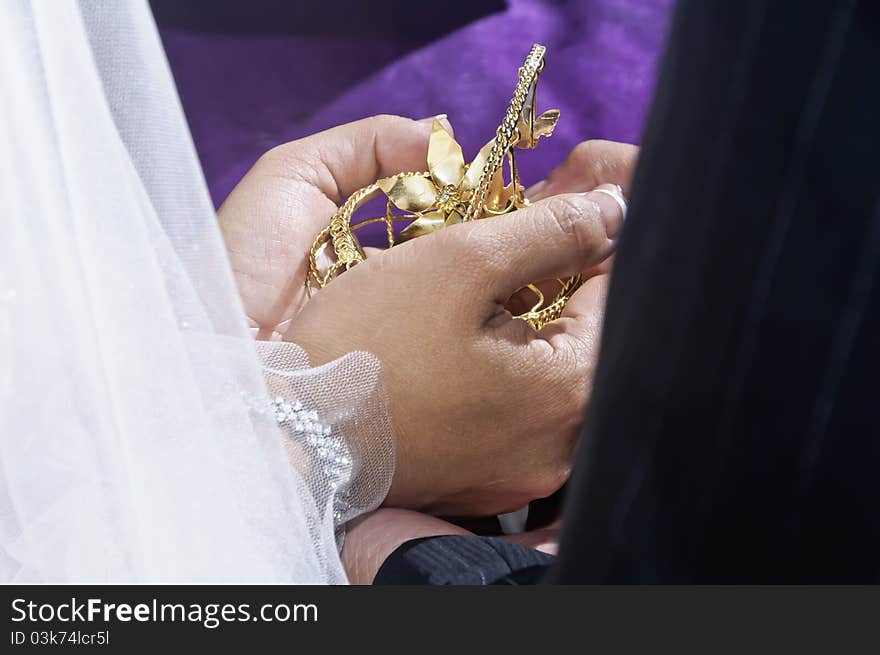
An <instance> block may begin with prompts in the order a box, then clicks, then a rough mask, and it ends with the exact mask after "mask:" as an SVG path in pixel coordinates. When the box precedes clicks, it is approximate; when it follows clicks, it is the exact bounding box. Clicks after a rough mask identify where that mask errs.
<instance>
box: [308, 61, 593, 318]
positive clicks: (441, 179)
mask: <svg viewBox="0 0 880 655" xmlns="http://www.w3.org/2000/svg"><path fill="white" fill-rule="evenodd" d="M545 50H546V49H545V48H544V46H542V45H538V44H535V45H533V46H532V49H531V51H530V52H529V55H528V57H527V58H526V60H525V63H524V64H523V65H522V66H521V67H520V69H519V74H518V80H517V84H516V88H515V90H514V93H513V97H512V98H511V100H510V104H509V105H508V107H507V112H506V113H505V115H504V120H503V121H502V122H501V125H499V127H498V129H497V130H496V132H495V136H494V138H492V140H491V141H489V142H488V143H487V144H486V145H485V146H483V147H482V148H481V149H480V151H479V152H478V153H477V155H476V157H474V159H473V160H472V161H471V162H470V164H469V165H466V164H465V161H464V157H463V155H462V151H461V146H459V145H458V143H457V142H456V141H455V139H454V138H453V137H452V135H451V134H449V133H448V132H447V131H446V129H445V128H444V127H443V125H442V124H441V123H440V122H439V121H436V120H435V121H434V124H433V127H432V130H431V138H430V141H429V143H428V157H427V164H428V171H427V172H403V173H398V174H397V175H392V176H391V177H386V178H384V179H381V180H378V181H376V182H374V183H373V184H371V185H369V186H366V187H364V188H362V189H359V190H358V191H356V192H355V193H353V194H352V195H351V196H349V197H348V199H347V200H346V201H345V202H344V203H343V204H342V206H341V207H340V208H339V211H337V212H336V213H335V214H334V215H333V216H332V217H331V219H330V224H329V225H328V226H327V227H326V228H324V229H323V230H322V231H321V232H320V233H319V234H318V235H317V236H316V237H315V240H314V242H313V244H312V247H311V249H310V250H309V272H308V276H307V278H306V290H307V291H308V293H309V295H311V294H312V293H313V292H315V291H316V290H317V289H321V288H323V287H325V286H326V285H327V284H329V283H330V281H331V280H333V279H334V278H335V277H336V276H337V275H339V274H341V273H342V272H344V271H346V270H348V269H349V268H351V267H352V266H354V265H356V264H358V263H360V262H362V261H364V259H365V255H364V251H363V248H362V247H361V244H360V242H359V241H358V239H357V236H356V235H355V232H356V230H358V229H359V228H361V227H363V226H365V225H369V224H372V223H377V222H380V221H384V222H385V226H386V234H387V241H388V247H389V248H391V247H393V246H394V245H395V242H397V243H400V242H404V241H408V240H409V239H413V238H416V237H419V236H422V235H424V234H430V233H431V232H435V231H436V230H439V229H442V228H443V227H446V226H447V225H453V224H455V223H463V222H466V221H472V220H477V219H483V218H487V217H490V216H498V215H500V214H506V213H509V212H512V211H515V210H517V209H521V208H522V207H525V206H527V205H528V200H526V198H525V195H524V192H525V187H523V185H522V184H521V183H520V179H519V173H518V171H517V168H516V159H515V156H514V150H515V149H516V148H520V149H525V148H534V147H535V146H536V145H537V143H538V140H539V139H540V138H541V137H542V136H550V135H551V134H552V133H553V129H554V128H555V127H556V123H557V121H558V120H559V110H557V109H551V110H549V111H545V112H544V113H542V114H540V115H538V114H537V112H536V108H535V107H536V104H535V88H536V86H537V83H538V76H539V74H540V73H541V71H542V70H543V68H544V53H545ZM505 159H506V160H507V161H508V165H509V171H508V172H509V176H508V177H509V180H510V181H509V182H508V183H507V184H505V182H504V174H503V170H502V168H503V165H504V161H505ZM380 193H384V194H385V195H386V196H387V202H386V205H385V215H384V216H378V217H373V218H368V219H366V220H361V221H360V222H358V223H355V224H352V217H353V215H354V214H355V212H356V211H357V210H358V209H359V208H360V207H361V206H362V205H363V204H364V203H366V202H368V201H369V200H371V199H373V198H375V197H376V196H377V195H379V194H380ZM395 208H396V209H398V210H400V211H403V212H404V213H403V214H399V213H395V212H394V210H395ZM396 221H409V222H410V223H409V225H408V226H406V227H405V228H404V229H403V230H402V231H401V232H400V234H398V235H397V237H396V239H395V235H394V223H395V222H396ZM328 251H329V252H328ZM323 254H326V255H327V260H328V262H329V263H328V264H327V266H326V267H324V268H323V270H322V267H321V266H319V263H318V262H319V259H320V258H321V257H322V255H323ZM557 282H558V284H559V289H558V291H557V292H556V293H555V295H554V296H553V298H552V300H550V301H549V302H548V301H547V300H546V298H545V296H544V294H543V293H542V292H541V291H540V289H538V288H537V287H536V286H534V285H531V284H530V285H528V287H527V288H529V289H530V290H532V291H533V292H534V293H535V295H536V298H537V302H536V303H535V304H534V306H533V307H532V308H531V309H530V310H529V311H528V312H525V313H524V314H520V315H519V316H517V317H516V318H520V319H522V320H524V321H527V322H528V323H529V325H531V326H532V327H533V328H534V329H535V330H539V329H541V327H542V326H543V325H545V324H546V323H548V322H550V321H552V320H555V319H557V318H559V317H560V315H561V314H562V309H563V307H565V303H566V302H567V301H568V299H569V298H571V296H572V294H573V293H574V292H575V291H576V290H577V288H578V287H579V286H580V285H581V277H580V276H579V275H576V276H574V277H570V278H567V279H560V280H557Z"/></svg>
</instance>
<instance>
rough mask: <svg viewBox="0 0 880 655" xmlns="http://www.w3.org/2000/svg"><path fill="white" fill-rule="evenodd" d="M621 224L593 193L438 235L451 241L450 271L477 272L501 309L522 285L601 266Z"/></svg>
mask: <svg viewBox="0 0 880 655" xmlns="http://www.w3.org/2000/svg"><path fill="white" fill-rule="evenodd" d="M622 222H623V216H622V212H621V210H620V206H619V205H618V204H617V203H616V202H615V201H614V199H613V198H611V197H609V196H608V195H606V194H604V193H597V192H595V191H593V192H589V193H584V194H567V195H560V196H554V197H552V198H548V199H547V200H543V201H541V202H538V203H535V204H534V205H531V206H529V207H526V208H525V209H521V210H518V211H516V212H514V213H512V214H509V215H505V216H500V217H498V218H492V219H486V220H481V221H475V222H473V223H466V224H463V225H459V226H452V227H449V228H447V229H446V230H444V231H445V232H449V233H450V234H449V235H448V236H449V237H450V239H451V240H452V233H455V238H454V240H453V246H452V248H453V252H452V253H451V254H452V256H451V257H450V262H451V263H452V265H453V266H458V265H468V266H471V267H478V270H477V271H476V272H477V273H479V275H480V277H481V278H482V279H483V280H484V281H485V283H486V284H487V285H488V286H489V287H490V288H491V289H492V291H493V293H494V298H492V300H493V301H494V303H495V304H502V305H503V304H504V303H505V302H506V301H507V299H508V298H510V296H511V295H513V293H514V292H515V291H517V290H518V289H520V288H521V287H524V286H526V285H527V284H530V283H532V282H536V281H540V280H546V279H550V278H557V277H560V278H561V277H567V276H570V275H573V274H576V273H579V272H581V271H584V270H586V269H589V268H591V267H593V266H596V265H597V264H599V263H600V262H602V261H603V260H604V259H606V258H607V257H608V256H609V255H611V253H612V252H613V250H614V242H615V239H616V237H617V233H618V232H619V230H620V227H621V225H622ZM459 228H460V229H459ZM456 249H457V251H456Z"/></svg>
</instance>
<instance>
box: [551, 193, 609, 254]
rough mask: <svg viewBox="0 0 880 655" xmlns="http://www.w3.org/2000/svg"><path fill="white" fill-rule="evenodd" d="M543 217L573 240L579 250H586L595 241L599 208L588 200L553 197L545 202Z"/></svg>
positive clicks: (573, 197) (571, 197) (573, 196)
mask: <svg viewBox="0 0 880 655" xmlns="http://www.w3.org/2000/svg"><path fill="white" fill-rule="evenodd" d="M545 216H546V217H547V218H549V220H550V221H551V222H552V224H553V225H554V226H555V228H556V229H557V230H558V231H559V233H561V234H562V235H563V236H565V237H567V238H569V239H572V240H574V242H575V246H576V247H577V248H578V249H579V250H584V249H586V248H588V247H589V246H590V245H591V244H592V243H593V242H594V241H595V237H596V234H595V233H596V231H597V230H596V228H597V225H598V222H599V221H598V218H599V208H598V207H597V206H596V204H595V203H594V202H593V201H592V200H590V199H589V198H586V197H584V196H581V195H564V196H555V197H553V198H551V199H549V200H548V201H547V204H546V214H545Z"/></svg>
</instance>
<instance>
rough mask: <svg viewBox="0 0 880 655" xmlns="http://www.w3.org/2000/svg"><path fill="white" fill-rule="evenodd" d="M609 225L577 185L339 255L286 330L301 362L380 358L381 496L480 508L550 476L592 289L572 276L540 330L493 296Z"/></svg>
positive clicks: (575, 261)
mask: <svg viewBox="0 0 880 655" xmlns="http://www.w3.org/2000/svg"><path fill="white" fill-rule="evenodd" d="M621 223H622V216H621V212H620V208H619V207H618V206H617V204H616V203H615V202H614V200H613V199H611V198H609V197H608V196H606V195H604V194H599V193H589V194H568V195H561V196H554V197H552V198H548V199H545V200H543V201H540V202H537V203H534V204H533V205H532V206H530V207H527V208H525V209H521V210H519V211H517V212H515V213H513V214H509V215H505V216H500V217H496V218H492V219H487V220H481V221H474V222H470V223H464V224H460V225H454V226H450V227H447V228H445V229H443V230H441V231H439V232H436V233H434V234H430V235H427V236H424V237H421V238H419V239H415V240H412V241H409V242H406V243H403V244H400V245H398V246H396V247H394V248H392V249H391V250H388V251H385V252H382V253H379V254H378V255H376V256H374V257H371V258H369V259H368V260H367V261H365V262H363V263H361V264H358V265H357V266H355V267H353V268H352V269H351V270H349V271H347V272H346V273H344V274H343V275H341V276H340V277H339V278H337V279H336V280H334V281H333V282H332V283H331V284H330V285H328V286H327V287H326V288H324V289H322V290H321V291H320V292H318V293H317V294H316V295H315V296H314V297H313V298H312V300H311V301H310V302H309V303H308V304H307V305H306V306H305V307H304V308H303V310H302V311H301V313H300V314H299V315H298V316H297V318H296V320H294V321H292V322H291V324H290V329H289V331H288V332H287V334H286V335H285V339H288V340H291V341H294V342H296V343H297V344H298V345H300V346H301V347H302V348H304V349H305V351H306V352H307V353H309V355H310V358H311V360H312V362H313V363H314V364H316V365H317V364H321V363H324V362H327V361H330V360H333V359H335V358H337V357H339V356H341V355H344V354H345V353H347V352H350V351H352V350H364V351H368V352H370V353H372V354H374V355H375V356H376V357H378V359H379V360H380V362H381V364H382V370H383V377H384V381H385V384H386V387H387V391H388V394H389V400H390V407H391V420H392V423H393V425H394V428H395V436H396V445H397V457H398V459H397V466H396V471H395V477H394V481H393V483H392V487H391V492H390V494H389V496H388V499H387V501H386V504H387V505H390V506H399V507H410V508H419V509H425V510H427V511H431V512H436V513H445V514H451V515H454V514H490V513H497V512H503V511H509V510H512V509H515V508H517V507H520V506H522V505H523V504H525V503H526V502H528V501H530V500H532V499H534V498H539V497H543V496H546V495H549V494H551V493H553V492H554V491H555V490H556V489H558V488H559V487H560V486H561V485H562V484H563V482H564V481H565V479H566V478H567V476H568V472H569V466H570V462H571V455H572V449H573V446H574V438H575V434H576V432H577V427H578V425H579V423H580V418H581V414H582V412H583V409H584V405H585V402H586V398H587V393H588V390H589V386H590V378H591V376H592V369H593V365H594V362H595V355H596V352H595V351H596V348H597V345H598V335H599V329H600V325H601V315H602V306H603V305H604V295H603V293H602V288H601V287H599V286H597V285H595V284H594V283H593V281H592V280H587V281H586V282H585V284H584V285H583V287H582V288H581V289H579V290H578V292H577V293H576V294H575V295H574V297H572V299H571V300H570V301H569V303H568V304H567V305H566V307H565V310H564V312H563V316H562V318H560V319H558V320H556V321H553V322H552V323H550V324H548V325H546V326H545V327H544V328H543V329H542V330H540V331H539V332H535V331H534V330H532V328H530V327H529V326H528V324H527V323H525V322H524V321H521V320H518V319H514V318H513V317H512V316H511V314H510V313H509V312H508V311H506V310H505V309H504V304H505V303H506V302H507V300H508V299H509V298H510V296H511V295H512V294H513V293H514V292H515V291H516V290H517V289H519V288H521V287H523V286H524V285H526V284H527V283H529V282H530V281H533V280H541V279H545V278H555V277H565V276H568V275H571V274H572V273H575V272H578V271H581V270H585V269H589V268H591V267H594V266H596V265H597V264H599V263H600V262H602V261H603V260H605V259H606V258H607V257H608V256H609V255H610V254H611V252H612V251H613V248H614V239H615V237H616V235H617V232H618V230H619V229H620V227H621Z"/></svg>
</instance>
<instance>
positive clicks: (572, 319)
mask: <svg viewBox="0 0 880 655" xmlns="http://www.w3.org/2000/svg"><path fill="white" fill-rule="evenodd" d="M609 279H610V276H608V275H597V276H595V277H591V278H590V279H588V280H587V281H586V282H584V283H583V284H582V285H581V286H580V288H579V289H578V290H577V291H575V292H574V294H573V295H572V297H571V298H569V300H568V302H567V303H566V304H565V307H564V308H563V310H562V316H561V318H558V319H556V320H555V321H551V322H550V323H548V324H547V325H545V326H544V327H542V328H541V329H540V330H539V331H538V336H539V337H540V338H542V339H544V340H546V341H549V342H550V343H551V344H552V345H553V346H554V349H559V348H562V347H567V346H572V345H574V346H576V347H577V348H578V350H583V351H586V353H587V354H589V355H592V354H595V353H596V352H598V349H599V339H600V336H601V334H602V321H603V319H604V316H605V300H606V298H607V296H608V282H609ZM584 357H587V355H584ZM590 361H592V360H590Z"/></svg>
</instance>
